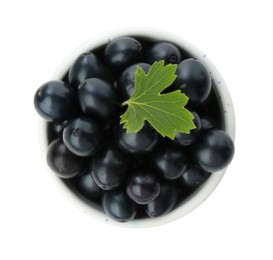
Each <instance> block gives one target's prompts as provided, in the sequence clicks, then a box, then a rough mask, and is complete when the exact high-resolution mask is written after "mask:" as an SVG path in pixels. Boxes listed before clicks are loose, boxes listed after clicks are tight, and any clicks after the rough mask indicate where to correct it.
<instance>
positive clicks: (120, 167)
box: [91, 145, 130, 190]
mask: <svg viewBox="0 0 273 260" xmlns="http://www.w3.org/2000/svg"><path fill="white" fill-rule="evenodd" d="M129 166H130V159H129V158H128V156H127V155H126V154H125V153H124V152H122V151H121V150H120V149H118V148H117V147H116V146H114V145H110V146H108V147H106V148H104V149H103V150H102V151H100V152H99V153H98V154H96V155H95V156H94V157H93V160H92V167H91V168H92V173H91V174H92V177H93V179H94V180H95V182H96V183H97V185H98V186H99V187H100V188H102V189H104V190H111V189H115V188H118V187H120V186H121V185H122V184H123V183H124V182H125V181H126V177H127V175H128V170H129Z"/></svg>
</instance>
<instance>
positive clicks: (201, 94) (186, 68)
mask: <svg viewBox="0 0 273 260" xmlns="http://www.w3.org/2000/svg"><path fill="white" fill-rule="evenodd" d="M176 74H177V78H176V80H175V82H174V86H175V88H176V89H180V90H181V92H182V93H185V94H186V96H187V97H188V98H189V104H191V105H193V106H197V105H199V104H200V103H202V102H203V101H205V100H206V98H207V97H208V96H209V94H210V91H211V84H212V80H211V75H210V73H209V71H208V70H207V68H206V67H205V66H204V65H203V64H202V63H201V62H200V61H199V60H196V59H186V60H184V61H182V62H181V63H180V64H179V65H178V66H177V70H176Z"/></svg>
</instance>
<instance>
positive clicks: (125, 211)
mask: <svg viewBox="0 0 273 260" xmlns="http://www.w3.org/2000/svg"><path fill="white" fill-rule="evenodd" d="M102 207H103V210H104V212H105V213H106V214H107V215H108V216H109V217H111V218H112V219H114V220H116V221H118V222H128V221H130V220H133V219H134V218H135V216H136V212H137V205H136V204H135V203H134V202H133V201H132V200H131V199H130V198H129V197H128V196H127V194H126V192H124V191H123V190H122V189H116V190H110V191H106V192H105V193H104V195H103V197H102Z"/></svg>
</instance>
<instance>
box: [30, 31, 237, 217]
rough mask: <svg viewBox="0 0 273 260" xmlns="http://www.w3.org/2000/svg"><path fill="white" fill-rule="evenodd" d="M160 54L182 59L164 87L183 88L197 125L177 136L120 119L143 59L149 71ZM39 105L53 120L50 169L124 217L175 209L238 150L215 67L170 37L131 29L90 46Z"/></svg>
mask: <svg viewBox="0 0 273 260" xmlns="http://www.w3.org/2000/svg"><path fill="white" fill-rule="evenodd" d="M160 60H164V61H165V64H169V63H173V64H178V66H177V71H176V75H177V78H176V80H175V82H174V83H173V84H172V86H170V87H169V88H167V89H166V90H165V91H164V92H168V91H173V90H177V89H179V90H181V91H182V92H183V93H185V94H186V95H187V96H188V97H189V102H188V104H187V106H186V107H187V109H189V110H190V111H191V112H192V114H193V115H194V124H195V126H196V128H195V129H194V130H192V131H191V132H190V133H189V134H185V133H178V132H177V133H176V135H175V139H174V140H171V139H169V138H163V137H162V136H160V134H158V133H157V132H156V131H155V130H154V129H153V128H152V126H151V125H150V124H149V123H148V122H146V124H145V126H144V127H143V128H142V129H141V130H140V131H139V132H138V133H130V134H127V133H126V130H124V129H123V125H121V124H120V115H122V114H123V113H124V112H125V110H126V107H123V106H121V104H122V102H124V101H126V100H128V99H129V98H130V96H131V95H132V93H133V91H134V74H135V72H136V68H137V66H139V67H141V68H142V69H143V70H144V71H145V72H146V73H147V72H148V71H149V69H150V67H151V65H152V64H153V63H154V62H155V61H160ZM34 104H35V108H36V110H37V112H38V113H39V114H40V115H41V116H42V117H43V118H44V119H45V120H47V121H48V129H49V131H48V132H49V133H48V136H49V143H50V144H49V147H48V151H47V163H48V166H49V167H50V169H51V170H52V171H53V172H55V174H57V176H59V177H60V178H63V179H65V181H66V182H67V184H68V185H69V187H71V189H73V190H74V191H75V192H76V193H77V194H78V196H82V197H84V198H85V199H86V200H90V201H92V202H93V203H98V204H99V205H102V208H103V210H104V211H105V213H106V214H107V215H108V216H110V217H111V218H113V219H115V220H117V221H120V222H127V221H130V220H132V219H134V218H145V217H147V216H149V217H158V216H162V215H165V214H167V213H169V212H170V211H171V210H172V209H174V208H175V207H176V206H177V205H179V203H181V202H182V201H183V200H184V199H186V198H187V197H188V196H189V195H190V194H192V192H194V191H195V190H196V189H198V188H199V187H200V186H201V185H202V184H203V183H204V182H205V181H207V180H208V178H209V177H210V175H211V174H212V173H213V172H216V171H219V170H221V169H223V168H225V167H226V166H227V165H228V164H229V163H230V161H231V160H232V157H233V154H234V144H233V141H232V139H231V138H230V137H229V135H228V134H227V133H226V132H225V131H224V130H223V129H222V125H223V122H222V121H221V120H222V117H221V114H222V111H221V107H220V105H219V103H218V101H217V97H216V93H215V91H214V89H213V87H212V79H211V74H210V72H209V71H208V70H207V68H206V67H205V66H204V64H203V63H202V62H200V61H199V60H197V59H194V58H192V57H190V55H189V54H188V53H186V52H185V51H184V50H182V49H181V48H178V47H177V46H175V45H174V44H172V43H170V42H154V41H152V40H149V39H144V38H141V37H136V38H134V37H129V36H128V37H120V38H116V39H113V40H111V41H109V42H108V43H107V44H105V45H104V46H101V47H100V48H98V49H95V50H91V52H87V53H82V54H81V55H80V56H79V57H78V58H77V59H76V60H75V61H74V62H73V64H71V67H70V68H69V71H68V72H67V74H66V75H65V76H64V78H63V79H62V80H53V81H49V82H47V83H45V84H43V85H42V86H41V87H40V88H39V89H38V90H37V92H36V94H35V97H34Z"/></svg>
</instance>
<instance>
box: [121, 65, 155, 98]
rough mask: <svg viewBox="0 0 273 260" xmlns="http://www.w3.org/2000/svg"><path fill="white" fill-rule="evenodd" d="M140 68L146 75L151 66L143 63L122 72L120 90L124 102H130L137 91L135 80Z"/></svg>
mask: <svg viewBox="0 0 273 260" xmlns="http://www.w3.org/2000/svg"><path fill="white" fill-rule="evenodd" d="M138 66H139V67H140V68H142V69H143V70H144V72H145V73H148V71H149V69H150V68H151V65H150V64H148V63H143V62H142V63H136V64H134V65H131V66H129V67H127V68H126V69H125V70H124V71H123V72H122V74H121V76H120V78H119V80H118V90H119V93H120V95H121V96H122V100H128V99H129V98H130V97H131V96H132V94H133V92H134V90H135V85H134V80H135V73H136V70H137V67H138Z"/></svg>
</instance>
